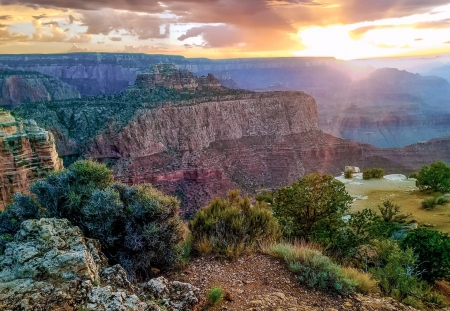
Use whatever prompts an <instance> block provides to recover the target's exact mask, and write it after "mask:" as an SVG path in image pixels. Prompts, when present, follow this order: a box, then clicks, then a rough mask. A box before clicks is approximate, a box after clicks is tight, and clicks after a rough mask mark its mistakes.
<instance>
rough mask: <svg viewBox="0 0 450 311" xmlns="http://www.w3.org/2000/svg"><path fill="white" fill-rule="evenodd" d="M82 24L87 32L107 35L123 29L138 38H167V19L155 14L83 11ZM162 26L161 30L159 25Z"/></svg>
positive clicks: (168, 29) (168, 28) (168, 26)
mask: <svg viewBox="0 0 450 311" xmlns="http://www.w3.org/2000/svg"><path fill="white" fill-rule="evenodd" d="M81 22H82V25H83V26H87V27H88V28H87V30H86V33H88V34H103V35H109V34H110V33H111V32H112V31H115V32H119V31H120V30H125V31H126V32H127V33H129V34H131V35H134V36H137V37H138V39H139V40H145V39H152V38H168V37H169V34H170V24H169V22H170V21H168V20H166V19H163V18H160V17H158V16H156V15H148V14H138V13H133V12H121V11H114V10H110V9H107V10H100V11H83V17H82V18H81ZM161 26H163V29H164V30H163V31H162V32H161V29H160V27H161Z"/></svg>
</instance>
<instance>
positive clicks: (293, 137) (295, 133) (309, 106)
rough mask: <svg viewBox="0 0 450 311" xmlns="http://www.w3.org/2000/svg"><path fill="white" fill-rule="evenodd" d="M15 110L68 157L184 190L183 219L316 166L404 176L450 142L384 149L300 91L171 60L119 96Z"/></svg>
mask: <svg viewBox="0 0 450 311" xmlns="http://www.w3.org/2000/svg"><path fill="white" fill-rule="evenodd" d="M16 113H18V114H19V115H22V116H24V117H27V118H29V117H33V118H36V120H37V122H39V124H42V125H43V126H45V127H46V128H48V129H50V130H51V131H52V132H53V133H55V137H56V142H57V148H58V152H59V153H60V155H62V156H63V157H64V158H65V159H66V160H67V161H68V162H70V161H73V160H74V159H76V158H78V157H88V158H93V159H97V160H99V161H102V162H104V163H106V164H107V165H109V166H110V167H111V168H113V170H114V173H115V175H116V177H117V179H118V180H120V181H122V182H124V183H128V184H136V183H143V182H151V183H152V184H154V185H155V186H156V187H157V188H159V189H161V190H163V191H165V192H166V193H170V194H173V195H176V196H178V197H179V198H180V200H181V201H182V209H183V212H184V214H185V216H186V217H190V216H192V215H193V214H194V213H195V211H196V210H197V209H198V208H200V207H202V206H204V205H205V204H207V203H208V202H209V201H210V200H211V199H212V198H213V197H215V196H218V195H224V194H225V193H226V192H227V191H228V190H229V189H234V188H239V189H242V190H244V191H245V192H248V193H255V192H257V191H259V190H261V189H272V188H278V187H281V186H286V185H288V184H290V183H292V182H294V181H296V180H298V179H299V178H301V177H302V176H304V175H305V174H308V173H312V172H320V173H329V174H340V172H341V171H342V170H343V168H344V166H346V165H355V166H359V167H361V168H362V169H365V168H370V167H383V168H384V169H386V170H387V172H392V173H394V172H395V173H405V174H408V173H411V172H413V171H415V170H417V169H419V168H420V166H421V165H423V164H427V163H429V162H431V161H433V160H450V158H449V157H450V152H447V151H449V150H450V148H449V147H448V146H450V144H449V143H448V141H445V140H443V141H440V142H434V143H433V144H431V145H429V144H428V143H427V144H419V145H418V146H410V147H405V148H403V149H379V148H375V147H373V146H371V145H369V144H362V143H357V142H352V141H349V140H346V139H341V138H336V137H334V136H331V135H329V134H325V133H324V132H322V131H320V130H319V128H318V114H317V104H316V102H315V100H314V98H313V97H311V96H310V95H307V94H306V93H304V92H250V91H245V90H231V89H227V88H223V87H221V86H220V85H218V84H217V80H216V79H215V78H214V77H212V76H209V77H200V78H197V77H194V76H193V75H192V74H191V73H188V72H186V71H185V70H177V69H175V68H174V67H172V66H163V67H159V68H158V67H155V68H153V69H152V70H149V71H148V72H147V73H145V74H142V75H141V76H139V77H138V79H137V82H136V85H134V86H133V87H130V88H129V89H128V90H127V91H125V92H123V93H121V94H119V95H110V96H104V97H96V98H89V99H78V100H66V101H58V102H49V103H35V104H32V105H29V106H27V107H26V109H24V107H20V106H19V107H18V108H17V109H16ZM427 148H428V149H427ZM425 150H431V151H426V152H425ZM438 150H441V151H439V152H438ZM416 153H417V154H416Z"/></svg>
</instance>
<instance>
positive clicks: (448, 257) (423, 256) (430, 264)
mask: <svg viewBox="0 0 450 311" xmlns="http://www.w3.org/2000/svg"><path fill="white" fill-rule="evenodd" d="M400 245H401V247H402V248H403V249H408V248H411V249H413V250H414V254H415V255H416V256H417V262H418V264H419V267H420V269H421V270H422V273H421V275H420V277H421V278H422V279H424V280H426V281H427V282H430V283H434V282H435V281H438V280H442V279H444V278H446V277H448V276H450V236H449V235H448V234H446V233H442V232H439V231H437V230H430V229H426V228H419V229H416V230H412V231H411V232H409V233H408V235H407V236H406V238H405V239H404V240H403V241H402V242H401V244H400Z"/></svg>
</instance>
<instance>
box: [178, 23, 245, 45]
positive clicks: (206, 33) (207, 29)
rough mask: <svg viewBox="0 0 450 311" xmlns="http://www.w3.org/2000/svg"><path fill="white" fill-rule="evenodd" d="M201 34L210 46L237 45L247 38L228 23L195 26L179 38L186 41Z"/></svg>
mask: <svg viewBox="0 0 450 311" xmlns="http://www.w3.org/2000/svg"><path fill="white" fill-rule="evenodd" d="M200 35H201V36H202V37H203V39H204V40H205V42H206V43H207V44H208V46H209V47H214V48H217V47H227V46H233V45H237V44H239V43H241V42H243V40H245V38H244V37H243V36H242V33H241V32H240V31H239V30H238V29H236V28H235V27H233V26H228V25H218V26H200V27H194V28H191V29H189V30H188V31H187V32H186V33H185V34H183V35H181V36H180V37H178V40H179V41H184V40H186V39H188V38H193V37H198V36H200Z"/></svg>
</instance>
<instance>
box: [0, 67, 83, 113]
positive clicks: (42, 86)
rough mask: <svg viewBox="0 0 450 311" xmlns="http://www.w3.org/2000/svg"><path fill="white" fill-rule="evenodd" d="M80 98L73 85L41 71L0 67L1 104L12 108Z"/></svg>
mask: <svg viewBox="0 0 450 311" xmlns="http://www.w3.org/2000/svg"><path fill="white" fill-rule="evenodd" d="M68 98H80V93H79V92H78V91H77V90H76V89H75V88H74V87H73V86H71V85H68V84H67V83H64V82H62V81H60V80H58V79H56V78H54V77H51V76H48V75H44V74H41V73H39V72H23V71H12V70H6V69H0V106H3V107H6V108H12V107H14V106H17V105H19V104H21V103H26V102H38V101H51V100H61V99H68Z"/></svg>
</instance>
